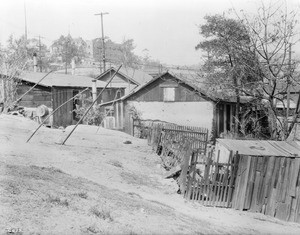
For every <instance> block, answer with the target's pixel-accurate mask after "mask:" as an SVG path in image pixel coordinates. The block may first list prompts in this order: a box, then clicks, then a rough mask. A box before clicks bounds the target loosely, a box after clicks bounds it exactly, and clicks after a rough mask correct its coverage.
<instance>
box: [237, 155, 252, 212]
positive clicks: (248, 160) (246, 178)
mask: <svg viewBox="0 0 300 235" xmlns="http://www.w3.org/2000/svg"><path fill="white" fill-rule="evenodd" d="M250 164H251V157H250V156H245V162H244V169H245V170H244V172H243V184H242V185H241V186H242V187H241V192H240V200H239V201H240V202H239V209H240V210H243V209H244V205H245V201H246V191H247V183H248V181H249V171H250Z"/></svg>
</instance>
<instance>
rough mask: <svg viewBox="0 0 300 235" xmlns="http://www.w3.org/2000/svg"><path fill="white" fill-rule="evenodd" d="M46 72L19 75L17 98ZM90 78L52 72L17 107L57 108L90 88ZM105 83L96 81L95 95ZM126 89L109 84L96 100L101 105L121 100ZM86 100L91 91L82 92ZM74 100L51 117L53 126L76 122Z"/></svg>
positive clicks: (75, 102) (91, 80)
mask: <svg viewBox="0 0 300 235" xmlns="http://www.w3.org/2000/svg"><path fill="white" fill-rule="evenodd" d="M44 76H46V73H35V72H25V73H23V74H21V75H20V76H18V80H19V83H18V86H17V97H18V98H19V97H21V96H23V94H25V93H26V92H27V91H28V90H29V89H30V88H31V87H33V86H34V85H35V84H37V83H38V82H39V81H40V80H41V79H42V78H43V77H44ZM93 80H94V79H93V78H91V77H85V76H74V75H69V74H56V73H51V74H49V75H47V76H46V77H45V78H44V79H43V80H42V81H40V82H39V83H38V85H37V86H36V87H35V88H34V89H33V90H31V91H30V92H29V93H27V94H26V95H25V96H24V97H23V98H22V100H21V101H20V102H19V105H20V106H24V107H27V108H37V107H38V106H40V105H45V106H47V107H48V108H49V109H52V110H54V109H56V108H57V107H59V106H60V105H61V104H63V103H64V102H66V101H67V100H69V99H71V98H72V97H73V96H75V95H76V94H78V93H79V92H80V91H82V90H84V89H85V88H88V87H92V82H93ZM105 85H106V82H104V81H97V82H96V87H97V92H100V91H101V90H102V88H104V87H105ZM125 88H126V87H125V86H123V85H122V84H118V85H115V84H111V85H109V87H108V88H107V89H105V90H104V92H103V94H102V95H101V97H99V99H98V103H100V102H108V101H111V100H113V99H115V98H116V97H117V98H120V97H122V96H124V94H125ZM85 95H86V96H87V97H91V96H92V94H91V89H90V90H88V91H86V92H85ZM76 104H77V101H76V100H75V99H74V100H73V102H69V103H67V104H66V105H64V106H63V107H61V108H60V109H59V110H58V111H57V112H56V113H55V114H54V115H53V123H52V126H53V127H59V126H64V127H65V126H68V125H72V124H75V123H76V122H77V120H78V118H77V117H76V114H75V112H73V110H74V109H76Z"/></svg>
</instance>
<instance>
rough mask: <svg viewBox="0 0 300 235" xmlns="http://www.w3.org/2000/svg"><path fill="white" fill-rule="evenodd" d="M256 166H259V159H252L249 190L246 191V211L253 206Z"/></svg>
mask: <svg viewBox="0 0 300 235" xmlns="http://www.w3.org/2000/svg"><path fill="white" fill-rule="evenodd" d="M249 157H250V156H249ZM256 166H257V157H251V164H250V170H249V180H248V182H247V189H246V194H245V197H246V199H245V204H244V209H246V210H249V209H250V206H251V201H252V194H253V189H254V180H255V172H256Z"/></svg>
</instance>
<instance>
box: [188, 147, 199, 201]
mask: <svg viewBox="0 0 300 235" xmlns="http://www.w3.org/2000/svg"><path fill="white" fill-rule="evenodd" d="M196 164H197V155H196V154H195V152H192V156H191V164H190V172H189V180H188V185H187V190H186V191H187V195H186V198H187V199H188V200H190V199H191V195H193V191H194V187H195V184H196V181H195V176H196ZM191 174H192V176H191Z"/></svg>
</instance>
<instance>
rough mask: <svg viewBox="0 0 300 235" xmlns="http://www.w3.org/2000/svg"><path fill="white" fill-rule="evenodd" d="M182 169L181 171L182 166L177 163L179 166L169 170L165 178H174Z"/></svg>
mask: <svg viewBox="0 0 300 235" xmlns="http://www.w3.org/2000/svg"><path fill="white" fill-rule="evenodd" d="M180 171H181V166H180V165H177V166H175V167H173V168H172V169H171V170H170V171H168V172H167V175H166V177H165V178H166V179H169V178H173V177H174V176H176V175H177V174H179V173H180Z"/></svg>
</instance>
